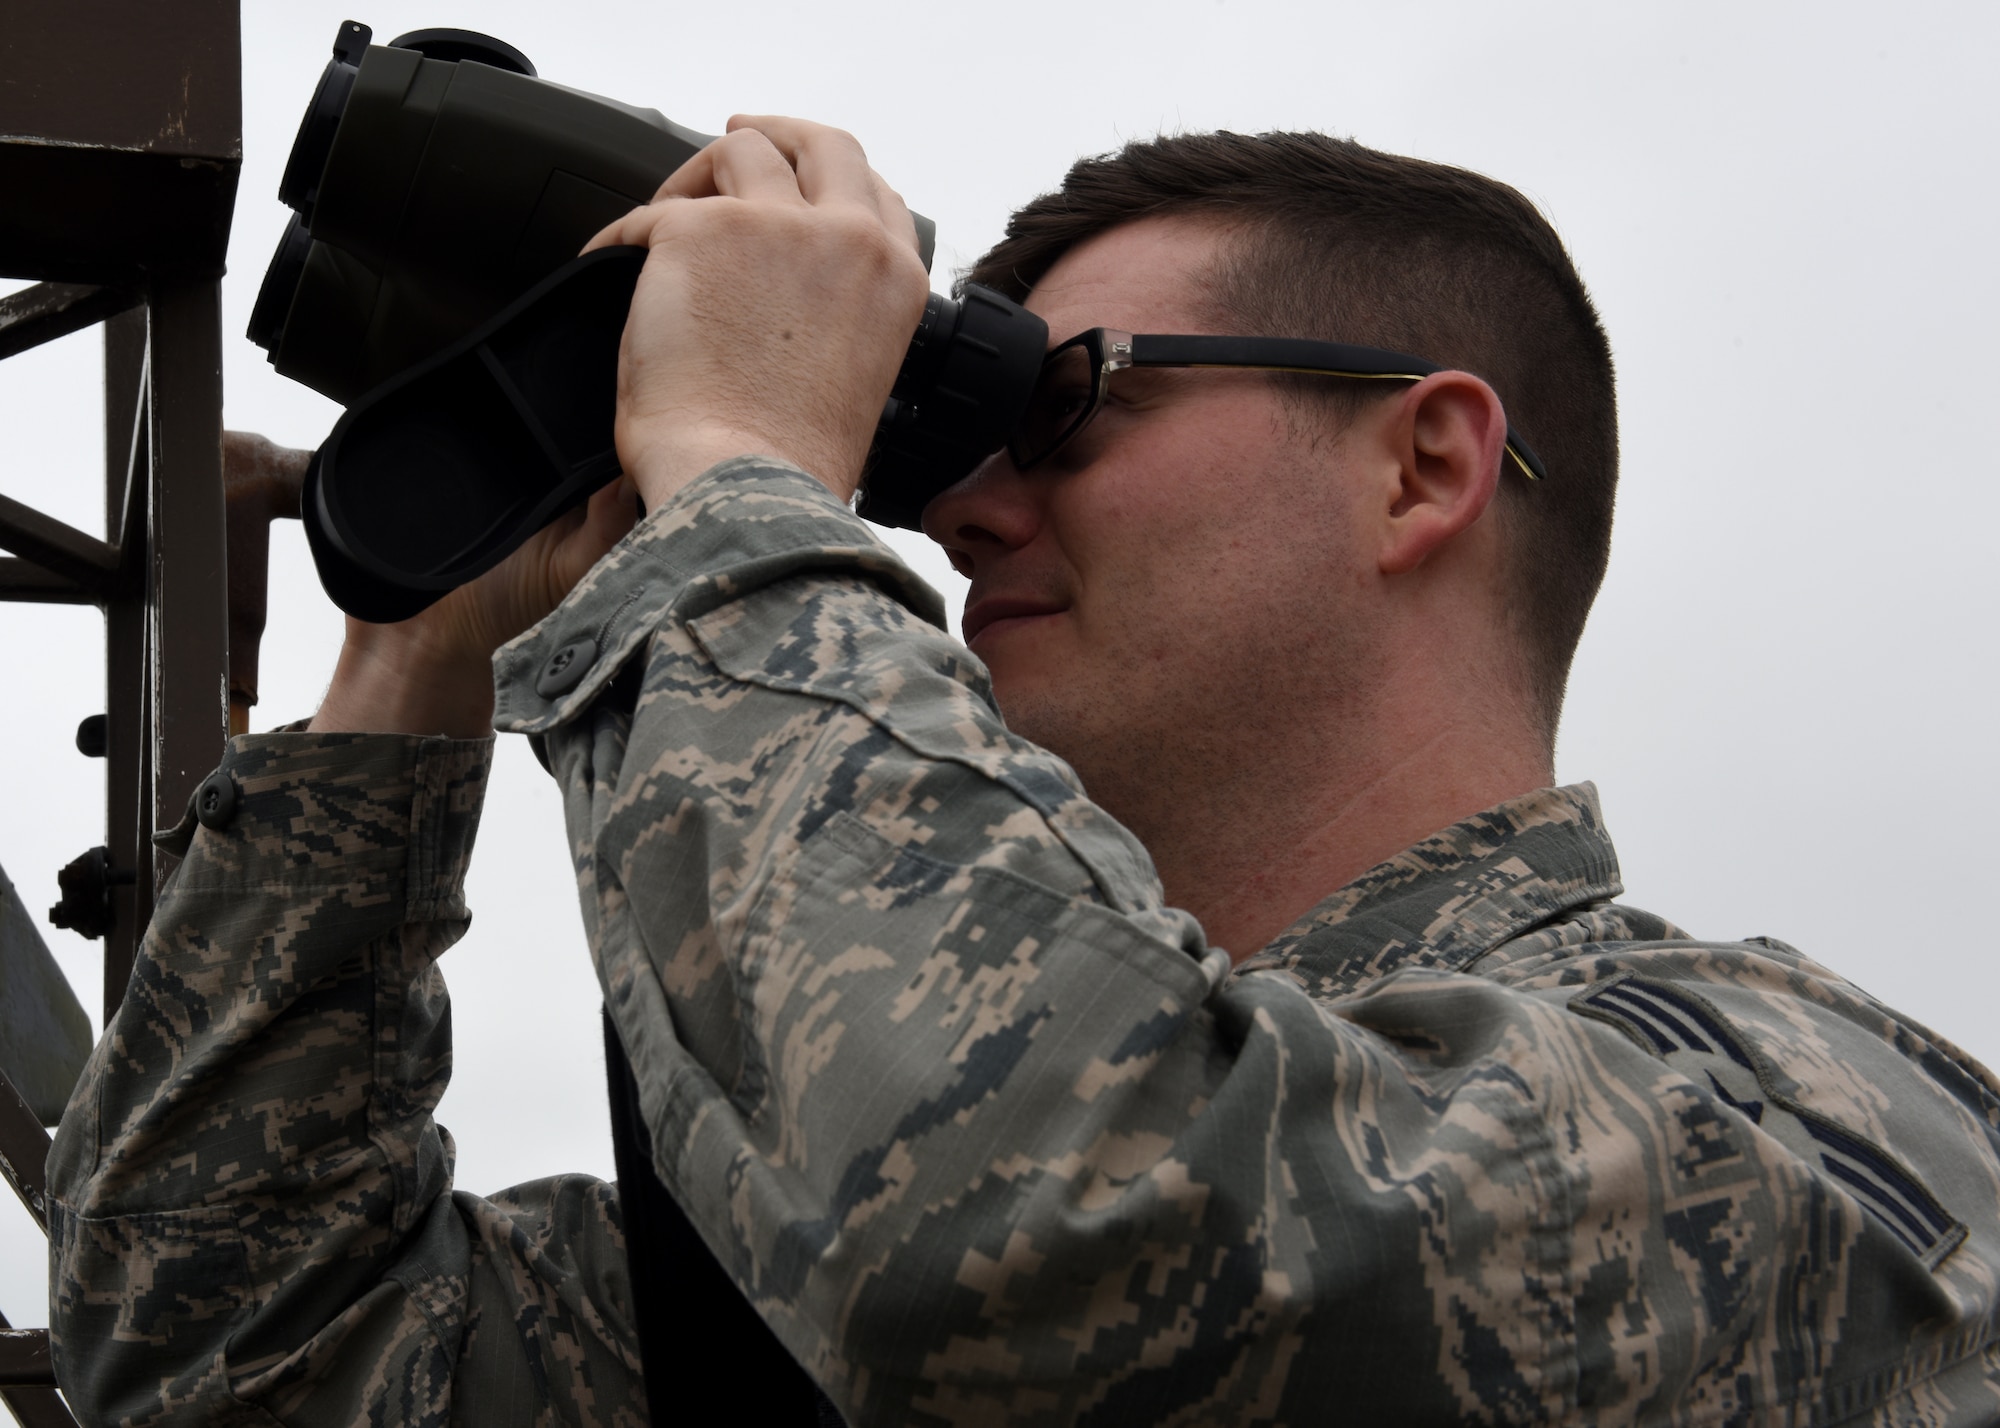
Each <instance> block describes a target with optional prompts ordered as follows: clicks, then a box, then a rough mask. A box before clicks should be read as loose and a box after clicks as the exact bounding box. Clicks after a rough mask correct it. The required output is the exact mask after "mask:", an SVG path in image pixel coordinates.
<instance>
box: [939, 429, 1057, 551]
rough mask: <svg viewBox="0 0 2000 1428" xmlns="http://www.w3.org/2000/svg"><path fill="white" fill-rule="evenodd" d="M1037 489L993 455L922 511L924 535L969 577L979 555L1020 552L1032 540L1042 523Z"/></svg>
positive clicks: (1010, 464) (1011, 465) (1004, 459)
mask: <svg viewBox="0 0 2000 1428" xmlns="http://www.w3.org/2000/svg"><path fill="white" fill-rule="evenodd" d="M1040 485H1041V483H1039V482H1037V481H1035V480H1033V479H1032V478H1030V477H1025V476H1023V475H1022V474H1021V473H1020V471H1019V470H1017V469H1016V468H1015V466H1014V462H1013V459H1012V458H1011V457H1009V456H1008V455H1007V453H1006V452H1005V451H996V452H995V453H994V454H993V455H991V456H989V457H987V458H986V460H985V461H983V462H982V463H980V465H979V466H978V467H977V468H975V469H974V471H973V472H972V474H971V475H970V476H967V477H966V478H965V479H964V480H962V481H960V482H958V484H956V485H954V486H949V487H946V488H945V489H944V490H943V491H941V492H940V493H939V494H938V495H937V496H935V497H934V498H933V499H932V500H931V503H930V504H929V505H928V506H925V507H924V517H923V526H924V534H925V535H927V536H929V537H930V538H931V539H932V540H934V541H936V542H937V543H938V544H939V545H941V546H943V547H944V549H945V553H946V554H948V555H949V556H951V561H952V564H953V565H954V566H956V567H957V568H958V571H959V573H960V574H961V575H970V574H972V570H971V568H970V567H971V566H972V564H973V563H975V562H976V561H977V560H978V559H979V557H980V556H981V555H982V554H998V553H999V552H1001V551H1004V550H1019V549H1020V548H1021V547H1022V546H1024V545H1026V544H1028V542H1029V541H1031V540H1033V539H1034V538H1035V534H1036V532H1038V531H1039V530H1040V529H1041V526H1042V519H1043V511H1042V493H1041V491H1040V490H1039V489H1038V488H1039V486H1040Z"/></svg>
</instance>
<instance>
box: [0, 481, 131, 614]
mask: <svg viewBox="0 0 2000 1428" xmlns="http://www.w3.org/2000/svg"><path fill="white" fill-rule="evenodd" d="M0 550H11V551H12V552H14V554H16V555H18V556H20V557H22V558H23V559H25V560H31V561H33V562H34V563H35V564H36V565H39V566H41V567H42V569H44V570H47V571H52V572H53V573H55V574H57V575H61V576H65V577H67V578H68V579H70V580H71V581H74V582H75V583H76V584H79V585H85V586H88V587H90V588H91V589H93V590H100V591H101V590H106V589H108V588H109V586H110V585H111V582H112V581H113V580H115V579H116V578H117V576H118V570H119V567H120V565H122V564H123V558H122V557H121V556H120V554H119V551H118V547H117V546H115V545H106V544H105V543H104V542H103V541H101V540H99V539H98V538H97V537H96V536H93V535H86V534H84V533H83V532H82V531H80V530H78V529H77V528H76V527H75V526H69V525H64V524H63V523H62V522H61V521H59V520H57V519H56V518H55V517H54V516H45V515H43V514H42V513H41V512H40V511H38V510H36V509H35V508H34V507H33V506H26V505H23V504H22V503H21V502H19V501H17V500H15V499H14V498H13V497H11V496H0Z"/></svg>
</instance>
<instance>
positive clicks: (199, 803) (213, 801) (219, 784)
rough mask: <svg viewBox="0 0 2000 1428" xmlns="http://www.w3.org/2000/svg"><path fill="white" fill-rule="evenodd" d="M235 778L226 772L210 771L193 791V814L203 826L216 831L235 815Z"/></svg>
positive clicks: (225, 825)
mask: <svg viewBox="0 0 2000 1428" xmlns="http://www.w3.org/2000/svg"><path fill="white" fill-rule="evenodd" d="M236 799H237V790H236V780H235V779H233V778H231V777H230V776H229V775H228V774H226V773H212V774H210V775H209V776H208V777H207V778H205V779H203V780H202V781H201V787H200V788H198V789H196V790H195V791H194V816H195V817H196V818H197V819H198V820H199V821H200V823H201V826H202V827H204V828H213V829H215V830H217V831H218V832H219V831H220V830H222V829H224V828H227V827H228V826H229V824H230V821H231V820H232V819H234V818H235V817H236Z"/></svg>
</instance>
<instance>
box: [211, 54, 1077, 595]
mask: <svg viewBox="0 0 2000 1428" xmlns="http://www.w3.org/2000/svg"><path fill="white" fill-rule="evenodd" d="M371 38H372V35H371V32H370V30H369V29H368V27H367V26H366V25H362V24H358V23H356V22H354V21H351V20H350V21H347V22H345V23H343V24H342V25H341V27H340V31H339V34H338V35H337V36H336V38H335V40H334V46H333V57H332V59H331V60H329V61H328V63H327V66H326V69H325V70H324V72H323V73H322V74H321V76H320V80H319V85H318V87H317V89H316V90H315V91H314V93H313V97H312V102H311V103H310V104H309V105H308V106H307V109H306V114H305V117H304V119H303V121H302V122H301V123H300V125H299V132H298V137H297V139H296V140H295V141H294V142H293V145H292V151H291V156H290V158H289V160H288V161H287V163H286V165H285V172H284V178H283V180H282V181H281V183H280V184H279V188H278V196H279V198H280V199H281V200H283V202H284V203H285V204H286V205H287V206H288V207H290V208H291V209H292V217H291V220H290V222H289V224H288V225H287V226H286V229H285V233H284V236H283V237H282V238H281V239H280V240H279V244H278V250H277V252H276V254H275V255H274V256H273V257H272V259H271V264H270V267H269V269H268V271H267V272H266V273H265V276H264V282H263V286H262V288H261V289H260V290H259V292H258V296H257V301H256V304H255V306H254V308H253V309H252V312H251V317H250V330H249V335H250V338H251V340H252V341H253V342H255V343H257V344H258V345H259V346H260V347H262V348H263V349H264V350H265V352H266V353H267V354H268V355H269V357H270V360H271V363H272V365H273V366H275V367H276V368H277V370H278V371H279V372H281V373H283V374H284V375H285V376H287V377H291V378H293V379H294V380H296V381H299V382H303V383H304V384H305V385H306V386H308V387H311V388H312V389H313V390H315V391H318V392H321V393H323V394H325V395H326V396H329V397H331V398H333V399H334V400H335V401H337V402H340V403H341V404H342V405H343V406H345V407H346V408H347V411H346V412H345V414H344V415H343V416H342V417H341V418H340V420H339V421H338V422H337V423H336V424H335V426H334V429H333V432H332V433H331V434H330V435H329V436H328V438H327V440H326V441H325V442H324V443H323V444H322V445H321V447H320V449H319V451H318V452H317V453H316V454H315V456H314V459H313V465H312V469H311V470H310V472H309V473H308V476H307V480H306V488H305V495H304V503H303V509H302V511H301V515H302V516H303V518H304V522H305V526H306V533H307V538H308V540H309V541H310V543H311V546H312V551H313V558H314V561H315V563H316V564H317V566H318V568H319V573H320V579H321V583H322V584H324V585H325V586H326V589H327V593H328V594H329V595H331V596H332V597H333V599H334V602H335V603H336V604H338V605H339V606H340V607H341V608H342V609H343V610H345V611H347V612H348V613H349V614H351V615H356V616H359V617H360V618H362V619H366V620H374V621H389V620H401V619H407V618H408V617H409V616H411V615H414V614H416V613H417V612H418V611H419V610H422V609H423V608H424V607H426V606H427V605H429V604H431V603H432V602H434V601H435V600H437V599H438V598H440V597H441V596H443V595H444V594H445V593H447V592H448V591H450V590H452V589H454V588H456V587H457V586H459V585H461V584H463V583H465V582H466V581H468V580H470V579H472V578H474V577H475V576H477V575H479V574H481V573H482V572H484V571H486V570H488V569H490V568H492V566H494V565H496V564H497V563H499V561H501V560H502V559H504V558H505V557H506V556H507V554H508V553H509V552H510V551H512V550H514V549H515V548H516V547H518V546H519V545H520V544H521V542H522V541H524V540H526V539H527V538H528V537H529V536H530V535H532V534H533V533H534V532H535V531H537V530H540V529H541V528H542V527H543V526H545V525H546V524H548V522H549V521H551V520H553V519H554V518H555V517H556V516H558V515H560V514H561V513H562V512H564V511H565V510H568V509H570V508H571V507H573V506H575V505H577V504H579V503H581V502H582V501H584V500H585V499H587V498H588V497H589V495H590V493H591V492H592V491H594V490H596V489H597V488H598V487H599V486H602V485H603V484H604V483H605V482H606V481H608V480H611V479H612V478H613V477H615V476H616V475H617V474H618V470H619V468H618V462H617V454H616V451H615V449H614V447H613V443H612V421H613V415H614V408H613V404H614V400H615V392H616V378H617V361H618V347H619V340H620V337H621V335H622V333H623V331H624V326H625V320H626V314H627V309H628V308H629V306H630V302H631V296H632V290H633V287H634V285H635V284H636V282H637V280H638V274H639V269H640V267H641V265H642V264H643V262H644V259H645V253H644V250H642V249H636V248H606V249H600V250H597V251H596V252H593V253H590V254H588V255H587V256H585V257H582V258H578V257H577V256H576V254H577V250H578V249H580V248H581V247H582V246H583V245H584V243H586V242H587V241H589V239H590V238H591V237H593V236H594V235H595V234H596V233H598V232H599V231H600V230H601V229H603V228H604V227H605V226H606V225H607V224H609V223H611V222H612V221H613V220H615V219H617V218H618V217H620V216H621V215H623V214H625V213H627V212H629V211H630V210H631V209H633V208H635V207H638V206H640V205H643V204H646V203H649V202H651V201H652V198H653V195H654V193H655V192H656V191H657V190H658V188H659V186H660V184H661V183H662V182H664V181H665V179H666V178H667V176H668V175H669V174H671V173H672V172H673V171H674V170H675V169H677V168H678V167H680V165H681V164H682V163H683V162H685V161H686V160H687V159H688V158H690V157H692V156H693V155H694V154H695V153H696V152H697V151H698V150H700V149H701V148H702V147H703V146H704V145H705V144H707V143H708V142H709V136H708V135H704V134H699V133H696V132H694V131H693V130H690V129H685V128H683V127H681V126H680V125H678V124H676V123H674V122H673V121H671V120H669V119H667V118H666V117H665V116H663V115H661V114H660V113H659V112H658V111H656V110H652V109H641V108H637V107H635V106H632V105H628V104H622V103H620V102H618V101H617V100H614V99H607V98H604V97H602V96H599V95H594V94H586V93H584V92H582V91H580V90H576V89H571V88H568V87H566V86H563V85H559V84H554V83H551V82H549V81H547V80H544V79H542V78H540V77H539V76H538V75H537V74H536V73H535V67H534V65H533V64H531V63H530V62H529V60H528V58H527V57H526V56H525V55H523V54H522V53H521V52H520V51H519V50H517V49H515V48H514V47H513V46H511V45H508V44H506V43H504V42H502V41H500V40H496V39H494V38H492V37H491V36H488V35H480V34H475V33H473V32H471V31H466V30H443V29H439V30H419V31H415V32H413V33H411V34H407V35H403V36H400V37H398V38H397V39H395V40H393V41H391V42H390V43H389V44H387V45H374V44H371V43H370V40H371ZM916 221H917V231H918V237H919V241H920V246H921V250H922V255H923V259H924V263H925V265H926V266H929V264H930V260H931V252H932V247H933V242H934V237H935V228H934V226H933V225H932V224H931V223H930V221H929V220H927V219H924V218H922V217H918V218H917V220H916ZM1047 340H1048V328H1047V325H1046V324H1045V323H1043V322H1042V321H1041V319H1040V318H1037V317H1035V316H1034V315H1033V314H1032V313H1029V312H1027V311H1026V310H1025V309H1023V308H1021V307H1020V306H1019V305H1018V304H1016V303H1013V302H1011V301H1009V300H1008V299H1006V298H1004V297H1002V296H1000V295H999V294H998V293H994V292H990V291H988V290H986V289H984V288H980V287H978V286H968V287H966V289H965V290H964V293H963V295H962V296H961V297H960V298H957V299H953V298H950V297H946V296H943V295H942V294H938V293H933V294H931V296H930V299H929V301H928V302H927V303H926V305H925V308H924V313H923V317H922V319H921V321H920V322H919V324H918V327H917V330H916V332H915V333H914V334H913V335H912V337H911V341H910V347H909V350H908V351H907V353H906V354H905V357H904V360H903V365H902V369H901V371H900V372H899V374H898V376H897V379H896V383H895V387H894V389H893V391H892V393H891V395H890V398H889V400H888V403H887V405H886V406H885V408H884V410H883V413H882V418H881V422H880V424H879V426H878V427H877V430H876V440H875V446H874V451H873V453H872V455H871V457H870V462H869V466H868V470H867V473H866V476H865V478H864V480H863V484H862V489H861V493H860V497H859V499H858V501H857V504H856V509H857V510H858V511H859V513H860V514H861V515H863V516H865V517H867V518H868V519H870V520H873V521H875V522H877V523H878V524H882V525H890V526H902V527H906V528H911V529H914V528H916V526H917V523H918V519H919V517H920V516H921V514H922V512H923V508H924V506H925V504H926V503H928V501H929V500H930V499H931V497H932V496H934V495H936V494H937V493H938V492H939V491H941V490H943V489H944V488H945V487H947V486H949V485H951V484H952V483H953V482H955V481H957V480H958V479H960V478H961V477H963V476H964V475H966V474H967V473H968V472H970V471H971V470H972V469H973V467H975V466H976V465H978V464H979V462H980V461H981V460H983V459H984V458H985V457H986V456H987V455H989V454H990V453H992V452H994V451H996V450H998V449H999V448H1000V446H1001V445H1002V444H1003V443H1004V442H1005V440H1006V437H1007V433H1008V431H1009V430H1010V429H1011V427H1012V426H1013V424H1014V422H1015V421H1016V420H1017V419H1018V418H1019V416H1020V414H1021V412H1022V410H1023V408H1024V407H1025V406H1026V404H1027V401H1028V397H1029V394H1030V393H1031V391H1032V389H1033V386H1034V382H1035V378H1036V375H1037V373H1038V372H1039V370H1040V366H1041V361H1042V356H1043V353H1044V349H1045V348H1046V346H1047Z"/></svg>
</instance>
